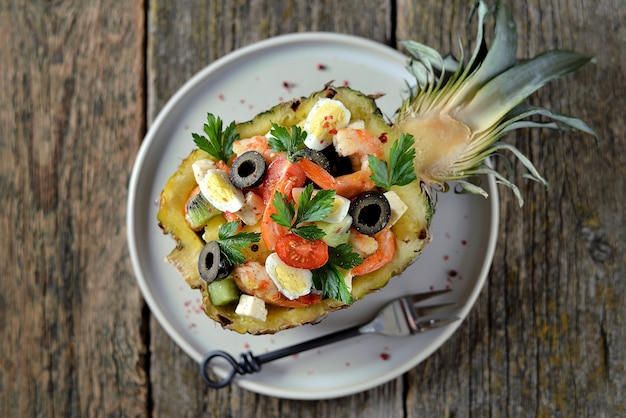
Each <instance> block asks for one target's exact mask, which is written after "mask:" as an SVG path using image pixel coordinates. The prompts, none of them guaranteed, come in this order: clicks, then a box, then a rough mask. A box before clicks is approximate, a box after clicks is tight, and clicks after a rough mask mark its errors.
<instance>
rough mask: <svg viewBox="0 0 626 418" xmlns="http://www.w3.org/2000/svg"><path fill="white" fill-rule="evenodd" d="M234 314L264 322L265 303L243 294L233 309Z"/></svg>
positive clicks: (265, 314)
mask: <svg viewBox="0 0 626 418" xmlns="http://www.w3.org/2000/svg"><path fill="white" fill-rule="evenodd" d="M235 313H236V314H237V315H242V316H249V317H251V318H254V319H258V320H259V321H265V320H266V319H267V308H266V307H265V302H263V301H262V300H261V299H259V298H257V297H254V296H250V295H245V294H244V295H241V296H240V297H239V303H238V304H237V307H236V308H235Z"/></svg>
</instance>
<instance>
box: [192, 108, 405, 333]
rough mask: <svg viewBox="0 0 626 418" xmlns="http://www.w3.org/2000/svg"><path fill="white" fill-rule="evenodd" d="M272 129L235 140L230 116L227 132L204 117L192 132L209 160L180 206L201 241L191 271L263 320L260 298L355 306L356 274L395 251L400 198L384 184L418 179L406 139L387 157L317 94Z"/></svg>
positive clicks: (346, 114)
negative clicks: (295, 119) (305, 109)
mask: <svg viewBox="0 0 626 418" xmlns="http://www.w3.org/2000/svg"><path fill="white" fill-rule="evenodd" d="M271 126H272V127H271V130H270V131H269V132H268V133H267V134H266V135H265V136H253V137H250V138H239V135H238V134H237V132H236V129H235V124H234V122H232V123H231V124H230V125H228V126H227V127H226V128H225V129H224V130H223V129H222V127H223V123H222V120H221V119H220V118H219V117H216V116H214V115H212V114H208V116H207V123H206V124H205V125H204V132H205V134H206V136H204V135H200V134H193V138H194V142H195V143H196V145H197V146H198V148H199V149H201V150H203V151H205V152H206V153H208V154H209V156H210V157H211V158H206V159H198V160H197V161H195V162H194V163H193V165H192V168H193V173H194V178H195V180H196V183H197V187H196V188H195V189H194V191H193V192H192V193H191V195H190V196H189V197H188V201H187V204H186V205H185V219H186V220H187V222H188V224H189V226H190V227H191V228H192V229H193V230H195V231H198V233H199V234H201V236H202V239H203V242H204V243H205V244H204V245H205V246H204V248H203V250H202V251H201V253H200V257H199V260H198V271H199V273H200V277H202V279H203V280H204V281H205V282H207V290H208V294H209V296H210V298H211V302H212V303H213V304H214V305H216V306H223V305H227V304H235V303H236V304H237V306H236V308H235V312H236V313H237V314H239V315H243V316H248V317H251V318H254V319H257V320H259V321H264V320H265V318H266V316H267V308H266V304H269V305H274V306H279V307H286V308H296V307H307V306H312V305H315V304H318V303H320V301H322V300H323V299H328V298H330V299H334V300H337V301H340V302H341V303H343V304H346V305H349V304H351V303H353V301H354V300H353V297H352V294H351V291H352V279H353V277H355V276H361V275H365V274H368V273H371V272H373V271H376V270H378V269H380V268H382V267H383V266H385V265H386V264H387V263H389V262H390V261H391V260H392V259H393V257H394V254H395V251H396V236H395V234H394V232H393V231H392V229H391V228H392V226H393V225H394V224H395V223H396V222H397V221H398V220H399V219H400V218H401V217H402V215H403V214H404V213H405V211H406V210H407V205H406V204H405V203H404V202H403V201H402V199H401V198H400V197H399V196H398V194H397V193H395V192H394V191H393V190H391V188H392V187H393V186H404V185H407V184H409V183H411V182H413V181H415V180H416V176H415V170H414V162H413V161H414V158H415V149H414V148H413V145H414V140H413V137H412V136H411V135H407V134H404V135H401V136H400V137H399V138H398V139H397V140H396V141H395V142H394V143H393V144H392V146H391V149H390V151H389V155H388V158H387V159H386V158H385V157H386V155H385V152H384V147H383V144H384V143H385V142H386V140H387V138H386V136H385V135H381V136H379V137H377V136H375V135H374V134H373V133H372V132H370V131H368V130H367V129H365V124H364V122H363V121H362V120H353V119H352V116H351V113H350V111H349V110H348V109H347V107H346V106H344V104H343V103H342V102H341V101H339V100H337V99H334V98H321V99H319V100H318V101H317V102H316V103H315V104H314V105H313V107H312V108H311V110H310V111H309V113H308V115H307V117H306V119H304V120H303V121H301V122H300V123H299V124H297V125H293V126H280V125H278V124H275V123H272V124H271ZM216 230H217V231H218V232H217V236H215V231H216Z"/></svg>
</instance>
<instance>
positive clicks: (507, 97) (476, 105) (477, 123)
mask: <svg viewBox="0 0 626 418" xmlns="http://www.w3.org/2000/svg"><path fill="white" fill-rule="evenodd" d="M590 61H592V58H591V57H588V56H584V55H580V54H577V53H575V52H571V51H548V52H545V53H543V54H541V55H538V56H537V57H535V58H533V59H531V60H528V61H524V62H522V63H520V64H518V65H516V66H514V67H512V68H510V69H508V70H506V71H504V72H503V73H501V74H499V75H498V76H496V77H495V78H493V79H492V80H491V81H489V82H488V83H487V84H486V85H485V86H484V87H482V88H481V89H480V90H479V91H478V92H477V93H476V95H475V96H474V97H473V98H472V100H471V101H469V102H466V103H465V106H464V107H461V108H459V109H458V113H457V117H458V118H459V119H460V120H462V121H463V122H465V123H466V124H467V125H468V126H469V127H470V128H471V129H472V130H473V131H482V130H484V129H488V128H489V127H491V126H492V125H494V124H496V123H498V122H499V121H500V120H501V119H502V117H504V116H505V115H506V114H507V113H508V112H509V111H510V110H511V109H513V108H514V107H515V106H517V105H518V104H520V103H521V102H522V101H523V100H525V99H526V98H527V97H528V96H530V95H531V94H532V93H534V92H535V91H537V90H538V89H540V88H541V87H543V86H544V85H545V84H547V83H549V82H550V81H553V80H555V79H557V78H560V77H562V76H564V75H566V74H569V73H570V72H572V71H575V70H577V69H578V68H580V67H582V66H583V65H585V64H587V63H589V62H590Z"/></svg>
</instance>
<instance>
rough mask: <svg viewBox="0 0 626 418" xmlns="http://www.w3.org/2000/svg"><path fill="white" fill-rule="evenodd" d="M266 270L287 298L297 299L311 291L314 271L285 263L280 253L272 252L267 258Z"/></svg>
mask: <svg viewBox="0 0 626 418" xmlns="http://www.w3.org/2000/svg"><path fill="white" fill-rule="evenodd" d="M265 270H266V271H267V274H268V275H269V276H270V278H271V279H272V281H273V282H274V284H275V285H276V287H277V288H278V290H279V291H280V293H282V294H283V295H285V297H287V299H291V300H294V299H297V298H299V297H300V296H304V295H307V294H309V293H310V292H311V286H313V273H312V272H311V270H305V269H299V268H296V267H291V266H288V265H287V264H285V262H284V261H283V260H281V259H280V257H279V256H278V254H276V253H272V254H270V255H269V256H267V258H266V259H265Z"/></svg>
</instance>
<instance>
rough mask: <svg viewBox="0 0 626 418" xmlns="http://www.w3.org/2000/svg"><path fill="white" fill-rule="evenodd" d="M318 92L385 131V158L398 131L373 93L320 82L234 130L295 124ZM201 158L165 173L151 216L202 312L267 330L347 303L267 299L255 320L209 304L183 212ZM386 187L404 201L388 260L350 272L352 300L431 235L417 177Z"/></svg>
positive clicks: (401, 265)
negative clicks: (289, 304)
mask: <svg viewBox="0 0 626 418" xmlns="http://www.w3.org/2000/svg"><path fill="white" fill-rule="evenodd" d="M321 98H334V99H336V100H339V101H341V102H342V103H343V104H344V105H345V106H346V107H347V108H348V109H349V110H350V112H351V114H352V120H359V119H360V120H363V121H364V122H365V127H366V129H368V130H370V131H371V132H372V133H373V134H374V135H376V136H377V137H381V136H385V137H386V138H387V141H386V143H385V144H384V149H385V156H386V159H388V155H389V150H390V148H391V144H392V143H393V141H394V140H395V139H396V138H397V137H398V136H399V132H398V131H397V130H396V128H395V127H393V126H391V125H390V124H388V123H387V122H386V121H385V119H384V118H383V117H382V113H381V112H380V110H379V109H378V107H377V106H376V103H375V98H374V97H371V96H367V95H365V94H363V93H361V92H359V91H356V90H354V89H351V88H349V87H332V86H325V88H324V89H322V90H319V91H317V92H314V93H313V94H311V95H310V96H309V97H306V98H300V99H294V100H292V101H290V102H284V103H280V104H278V105H276V106H274V107H272V108H271V109H269V110H268V111H265V112H262V113H260V114H258V115H257V116H255V117H254V118H253V119H251V120H250V121H247V122H243V123H240V124H238V125H237V132H238V133H239V136H240V138H249V137H252V136H255V135H265V134H266V133H267V132H269V131H270V129H271V124H272V123H276V124H279V125H282V126H286V127H291V126H293V125H297V124H300V123H301V122H302V121H303V120H304V119H305V118H306V116H307V114H308V112H309V110H310V109H311V108H312V107H313V105H314V104H315V103H316V102H317V101H318V100H319V99H321ZM203 158H210V156H209V155H208V154H207V153H205V152H204V151H202V150H198V149H197V150H194V151H193V152H192V153H191V154H190V155H189V156H188V157H187V158H186V159H185V160H184V161H183V163H182V164H181V166H180V167H179V169H178V170H177V171H176V172H175V173H174V174H173V175H172V176H171V177H170V179H169V180H168V182H167V184H166V185H165V188H164V190H163V191H162V193H161V196H160V206H159V211H158V214H157V219H158V222H159V226H160V227H161V229H162V230H163V233H165V234H169V235H170V236H171V237H172V238H173V239H174V240H175V242H176V247H175V248H174V249H173V251H172V252H171V253H170V254H169V255H168V256H167V257H166V261H167V262H168V263H170V264H172V265H173V266H174V267H176V269H177V270H178V272H179V274H180V275H181V276H182V277H183V278H184V279H185V281H186V282H187V283H188V285H189V286H190V287H192V288H197V289H199V290H200V291H201V292H202V301H203V308H204V311H205V313H206V314H207V315H208V316H209V317H210V318H211V319H213V320H214V321H216V322H218V323H220V324H221V325H222V326H223V327H224V328H225V329H229V330H232V331H235V332H238V333H241V334H245V333H249V334H272V333H276V332H278V331H281V330H284V329H289V328H293V327H296V326H299V325H304V324H315V323H318V322H320V321H321V320H322V319H324V318H325V317H326V315H327V314H328V313H330V312H332V311H335V310H338V309H343V308H347V307H349V306H350V305H346V304H343V303H342V302H340V301H337V300H334V299H324V300H322V301H321V302H320V303H318V304H316V305H313V306H309V307H305V308H283V307H278V306H272V305H269V304H268V305H267V309H268V315H267V319H266V320H265V321H258V320H256V319H253V318H250V317H245V316H240V315H237V314H236V313H235V312H234V309H235V306H234V305H227V306H214V305H213V304H212V303H211V299H210V297H209V294H208V291H207V284H206V283H205V282H204V281H203V280H202V279H201V278H200V275H199V273H198V269H197V260H198V257H199V254H200V251H201V250H202V248H203V246H204V241H203V240H202V238H201V237H200V236H199V235H198V233H197V232H195V231H193V230H192V229H191V228H190V227H189V226H188V224H187V221H186V220H185V215H184V207H185V204H186V202H187V198H188V196H189V194H190V193H191V191H192V190H193V188H194V187H195V186H196V182H195V179H194V176H193V171H192V168H191V165H192V164H193V162H194V161H196V160H198V159H203ZM418 178H419V175H418ZM391 190H393V191H395V192H396V193H397V194H398V196H400V198H401V199H402V200H403V201H404V202H405V203H406V204H407V206H408V210H407V212H406V213H405V214H404V215H403V216H402V217H401V218H400V219H399V221H398V222H397V223H396V224H395V225H394V226H393V227H392V230H393V232H394V233H395V235H396V252H395V255H394V258H393V260H392V261H391V262H389V263H388V264H386V265H385V266H383V267H382V268H381V269H379V270H376V271H374V272H372V273H369V274H366V275H363V276H358V277H355V278H354V280H353V283H352V286H353V288H352V296H353V298H354V300H355V301H357V300H359V299H362V298H364V297H365V296H366V295H367V294H369V293H371V292H375V291H377V290H379V289H381V288H383V287H384V286H385V285H387V283H388V282H389V280H390V279H391V278H392V277H393V276H396V275H398V274H400V273H401V272H402V271H404V270H405V269H406V268H407V267H408V266H409V265H410V264H411V263H412V262H413V261H414V260H415V259H416V258H417V257H418V256H419V255H420V254H421V252H422V251H423V249H424V247H425V246H426V245H427V244H428V243H429V242H430V240H431V236H430V233H429V227H430V223H431V220H432V216H433V215H434V212H435V205H434V201H433V199H432V198H431V196H430V195H429V194H428V193H427V192H426V191H425V189H423V188H422V186H421V184H420V182H418V181H415V182H413V183H410V184H408V185H406V186H394V187H392V189H391ZM214 225H215V224H214ZM216 228H219V226H216ZM214 232H216V231H214ZM245 252H246V251H245V250H244V253H245Z"/></svg>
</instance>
